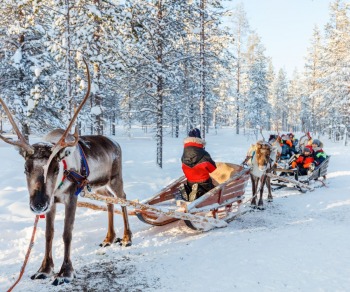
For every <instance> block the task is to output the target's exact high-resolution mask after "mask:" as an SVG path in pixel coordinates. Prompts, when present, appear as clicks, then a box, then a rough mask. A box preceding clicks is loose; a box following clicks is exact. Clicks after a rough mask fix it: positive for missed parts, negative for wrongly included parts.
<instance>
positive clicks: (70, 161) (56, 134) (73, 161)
mask: <svg viewBox="0 0 350 292" xmlns="http://www.w3.org/2000/svg"><path fill="white" fill-rule="evenodd" d="M63 133H64V130H63V129H55V130H53V131H51V132H50V133H48V134H47V135H46V136H45V137H44V140H45V141H46V142H47V143H51V145H52V146H53V144H56V143H57V142H58V141H59V139H60V138H61V136H62V134H63ZM72 139H74V137H73V136H72V135H68V136H67V139H66V140H67V141H72ZM58 156H59V157H58V159H59V160H60V162H59V173H58V176H57V181H56V185H55V193H54V195H55V196H56V197H57V196H58V197H61V195H62V194H65V193H66V192H67V190H68V189H69V188H70V187H71V185H72V183H71V182H69V181H66V182H65V184H64V185H63V186H62V188H60V189H58V186H59V185H60V184H61V182H62V179H63V172H64V164H63V162H62V160H65V162H66V164H67V169H69V170H74V171H76V172H80V168H81V163H80V153H79V150H78V147H77V146H74V147H67V148H65V149H63V150H62V152H61V153H59V154H58Z"/></svg>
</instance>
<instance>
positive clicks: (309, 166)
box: [291, 147, 315, 175]
mask: <svg viewBox="0 0 350 292" xmlns="http://www.w3.org/2000/svg"><path fill="white" fill-rule="evenodd" d="M312 152H313V151H312V150H311V149H310V148H309V147H304V149H303V152H302V153H301V154H300V155H299V156H298V158H297V159H296V160H294V161H293V162H292V164H291V166H292V168H297V169H298V174H299V175H307V174H310V173H311V172H312V171H313V170H314V168H315V159H314V157H313V154H312Z"/></svg>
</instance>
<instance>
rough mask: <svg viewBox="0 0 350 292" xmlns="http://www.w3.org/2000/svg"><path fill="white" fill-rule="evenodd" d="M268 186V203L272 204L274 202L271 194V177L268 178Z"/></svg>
mask: <svg viewBox="0 0 350 292" xmlns="http://www.w3.org/2000/svg"><path fill="white" fill-rule="evenodd" d="M266 185H267V191H268V197H267V201H268V202H269V203H271V202H273V197H272V192H271V178H270V177H269V176H268V177H267V178H266Z"/></svg>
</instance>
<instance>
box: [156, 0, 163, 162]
mask: <svg viewBox="0 0 350 292" xmlns="http://www.w3.org/2000/svg"><path fill="white" fill-rule="evenodd" d="M157 18H158V32H157V33H158V36H159V39H158V41H157V62H158V65H159V67H160V68H163V64H162V63H163V59H162V58H163V46H162V42H161V40H160V36H161V27H160V23H161V20H162V18H163V14H162V0H159V1H158V15H157ZM156 141H157V165H158V166H159V167H160V168H162V167H163V77H162V75H161V74H159V75H158V76H157V130H156Z"/></svg>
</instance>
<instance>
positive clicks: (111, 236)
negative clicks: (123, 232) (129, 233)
mask: <svg viewBox="0 0 350 292" xmlns="http://www.w3.org/2000/svg"><path fill="white" fill-rule="evenodd" d="M107 210H108V228H107V235H106V237H105V239H104V240H103V242H102V243H101V244H100V246H102V247H106V246H110V245H111V244H112V243H113V242H114V241H115V237H116V234H115V230H114V205H113V204H107Z"/></svg>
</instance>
